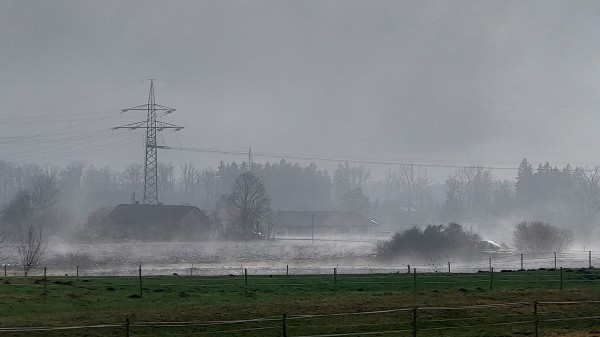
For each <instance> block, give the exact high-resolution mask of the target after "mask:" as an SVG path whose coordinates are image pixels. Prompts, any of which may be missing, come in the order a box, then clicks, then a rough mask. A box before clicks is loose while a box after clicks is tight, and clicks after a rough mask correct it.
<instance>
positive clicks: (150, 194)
mask: <svg viewBox="0 0 600 337" xmlns="http://www.w3.org/2000/svg"><path fill="white" fill-rule="evenodd" d="M127 111H147V112H148V116H147V117H146V120H145V121H142V122H135V123H131V124H126V125H123V126H117V127H114V128H113V130H117V129H129V130H137V129H146V146H145V149H146V161H145V163H144V204H146V205H158V156H157V150H158V149H160V148H166V147H165V146H159V145H158V144H157V142H156V134H157V133H159V132H161V131H163V130H169V129H171V130H173V131H179V130H181V129H183V126H178V125H174V124H169V123H165V122H161V121H159V120H158V117H162V116H165V115H168V114H170V113H172V112H173V111H175V109H173V108H169V107H166V106H163V105H159V104H156V101H155V98H154V80H153V79H150V93H149V94H148V104H143V105H138V106H135V107H132V108H128V109H123V110H121V112H127ZM157 111H160V112H162V115H161V116H158V117H157V116H156V112H157Z"/></svg>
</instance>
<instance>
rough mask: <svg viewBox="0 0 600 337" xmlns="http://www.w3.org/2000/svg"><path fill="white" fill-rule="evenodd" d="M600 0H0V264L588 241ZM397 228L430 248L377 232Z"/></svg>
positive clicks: (382, 262)
mask: <svg viewBox="0 0 600 337" xmlns="http://www.w3.org/2000/svg"><path fill="white" fill-rule="evenodd" d="M599 9H600V4H598V3H596V2H592V1H529V2H523V1H488V2H481V1H471V0H437V1H433V0H432V1H401V2H398V1H384V0H375V1H368V2H366V1H347V0H344V1H341V0H339V1H338V0H330V1H325V2H323V1H302V2H294V1H252V2H234V1H216V0H215V1H201V2H197V1H191V0H190V1H178V2H174V3H171V2H166V1H154V0H153V1H141V0H135V1H127V2H118V1H113V2H106V3H102V4H98V3H95V2H92V1H81V2H77V3H73V2H69V1H53V2H52V4H50V3H43V2H35V1H28V2H23V1H18V0H8V1H2V2H1V3H0V45H2V46H4V47H3V61H2V64H1V65H0V98H1V100H0V101H1V102H2V106H1V108H0V109H1V111H0V212H1V213H0V222H1V230H0V241H1V243H2V246H1V248H2V249H0V257H1V258H2V260H1V261H0V262H2V263H3V264H9V265H12V266H23V265H24V264H26V263H25V262H24V261H25V260H26V259H25V260H24V253H23V251H24V249H25V248H26V247H28V248H36V247H37V249H38V252H39V256H37V257H39V258H40V260H35V261H34V262H35V263H33V262H32V264H33V265H34V266H41V265H43V264H47V265H53V266H61V267H66V266H71V265H73V264H75V265H79V264H81V265H86V266H87V267H88V268H89V269H94V268H97V269H104V270H105V271H107V270H119V268H125V267H126V268H132V267H133V268H135V266H136V265H139V264H143V265H147V266H152V267H151V268H155V269H156V270H160V271H161V272H167V273H169V272H175V270H178V271H177V273H179V272H180V271H179V270H180V269H182V268H187V267H184V265H188V264H190V265H191V264H192V263H193V264H200V265H203V267H201V266H198V268H207V269H206V270H205V273H206V274H211V273H216V274H220V273H225V274H226V273H228V272H229V271H231V272H232V273H233V271H236V272H237V271H238V270H240V269H239V268H242V266H243V265H248V264H250V265H251V264H253V263H254V264H255V266H257V267H258V266H260V268H263V270H265V272H266V273H269V272H270V269H269V268H271V267H272V268H276V269H277V270H281V268H283V267H285V266H287V265H290V264H296V265H299V266H301V267H302V268H305V269H307V270H309V269H310V268H313V267H323V268H324V269H327V270H328V269H330V267H332V266H339V265H340V264H344V265H347V266H354V267H355V268H357V269H356V270H359V269H360V270H365V271H366V270H370V271H372V270H373V269H372V268H373V266H378V267H381V268H389V269H384V270H385V271H389V272H392V271H399V270H403V269H404V268H406V267H407V265H408V264H411V263H412V264H413V265H415V264H421V265H423V266H425V267H426V268H430V269H436V270H437V269H439V266H436V265H439V264H444V263H446V262H449V261H450V260H452V261H460V262H461V263H463V264H464V262H465V261H466V267H465V268H466V270H470V269H472V268H471V266H470V265H471V262H472V260H471V257H477V261H478V262H477V263H479V264H481V265H482V266H483V265H485V261H486V259H487V258H488V255H489V256H494V258H497V257H498V254H502V253H504V254H519V253H521V252H524V251H526V252H528V253H534V252H535V253H552V252H554V251H563V252H564V254H567V253H568V252H584V251H590V250H600V244H599V238H600V229H599V226H598V224H599V223H600V217H599V212H600V166H599V161H598V160H597V154H598V153H600V145H599V144H600V134H599V133H598V132H597V130H598V126H599V125H600V119H599V117H598V113H597V111H598V110H599V109H600V98H599V97H600V96H599V95H597V93H598V91H599V90H600V80H599V79H600V67H599V66H598V62H597V61H596V60H597V55H598V54H599V52H600V46H599V45H598V43H597V41H598V37H599V35H600V23H599V21H598V20H597V16H596V15H594V13H597V12H598V10H599ZM171 107H172V108H171ZM151 111H152V113H155V115H151ZM151 116H152V117H151ZM154 117H156V120H157V121H156V120H154V119H153V118H154ZM152 123H154V124H152ZM149 130H153V132H154V133H152V131H149ZM145 206H148V207H145ZM519 224H521V225H519ZM518 226H521V227H520V229H521V230H522V231H521V232H519V231H518V229H519V227H518ZM535 226H538V227H535ZM534 229H535V230H537V229H543V230H544V231H545V232H544V233H545V234H547V233H550V234H552V235H549V236H551V237H552V238H551V239H549V241H553V242H550V243H548V242H543V243H537V242H534V241H535V240H534V239H533V238H534V237H541V236H543V235H540V234H539V233H537V232H536V233H537V234H534V235H532V236H527V235H526V234H528V233H529V232H527V230H531V231H534ZM396 234H398V236H394V235H396ZM402 235H405V236H402ZM410 235H413V237H414V238H419V239H418V240H421V241H418V242H416V241H415V243H416V244H419V243H420V246H421V247H425V244H424V242H429V243H428V245H430V246H428V250H427V252H424V251H421V250H419V249H420V248H418V247H415V248H414V249H412V250H406V249H405V248H402V247H406V245H396V246H394V245H393V240H399V241H398V242H405V241H402V240H407V241H406V242H410ZM415 240H416V239H415ZM452 240H454V241H452ZM461 240H462V241H461ZM489 241H493V242H492V243H490V242H489ZM386 242H389V245H388V246H385V243H386ZM456 242H459V243H460V244H459V245H460V247H455V244H454V243H456ZM486 245H487V246H486ZM490 245H491V246H490ZM490 247H492V248H493V249H492V250H493V251H490V250H491V248H490ZM540 247H542V248H540ZM383 248H385V249H387V250H385V249H383ZM396 250H397V251H396ZM536 250H543V251H539V252H538V251H536ZM384 251H385V252H386V253H387V254H390V255H391V257H390V256H388V259H383V258H382V256H383V255H385V254H383V252H384ZM20 252H21V253H20ZM483 252H485V254H484V253H483ZM467 253H468V254H467ZM461 254H462V255H461ZM486 254H487V255H486ZM584 255H585V254H584ZM565 256H566V255H565ZM544 258H545V257H544ZM544 258H542V260H543V259H544ZM565 258H566V257H565ZM577 259H579V257H577ZM581 259H582V260H581V261H583V262H581V263H583V264H585V261H586V260H585V256H583V257H581ZM541 263H542V264H543V263H545V262H541ZM578 263H580V262H578ZM238 265H240V267H239V268H238ZM161 266H162V267H161ZM365 266H366V267H365ZM211 268H215V269H211ZM230 268H231V270H230ZM361 268H362V269H361ZM473 268H475V267H473ZM477 268H483V267H480V266H479V265H478V266H477ZM210 270H213V271H210ZM25 272H26V271H25ZM198 272H200V270H199V271H198ZM117 273H123V274H127V273H128V272H126V271H123V272H121V271H118V272H117Z"/></svg>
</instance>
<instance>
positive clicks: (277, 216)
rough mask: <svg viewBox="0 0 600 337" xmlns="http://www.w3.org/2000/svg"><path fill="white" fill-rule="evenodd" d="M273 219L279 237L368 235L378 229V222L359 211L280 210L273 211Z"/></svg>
mask: <svg viewBox="0 0 600 337" xmlns="http://www.w3.org/2000/svg"><path fill="white" fill-rule="evenodd" d="M313 216H314V226H313ZM272 221H273V223H275V224H276V226H277V237H302V238H312V235H313V233H314V236H315V238H318V237H327V236H340V235H341V236H355V237H357V236H358V237H368V236H369V233H370V232H371V231H373V230H376V229H377V225H376V222H374V221H372V220H370V219H368V218H366V217H365V216H363V215H362V214H360V213H358V212H339V211H314V212H313V211H278V212H273V215H272ZM313 228H314V230H313Z"/></svg>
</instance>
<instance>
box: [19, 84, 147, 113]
mask: <svg viewBox="0 0 600 337" xmlns="http://www.w3.org/2000/svg"><path fill="white" fill-rule="evenodd" d="M146 81H147V80H143V81H137V82H135V83H130V84H127V85H124V86H120V87H117V88H112V89H107V90H104V91H99V92H95V93H92V94H88V95H83V96H78V97H74V98H69V99H64V100H60V101H55V102H50V103H46V104H42V105H37V106H32V107H27V108H21V109H17V110H13V111H11V112H10V113H15V112H23V111H27V110H33V109H41V108H47V107H49V106H53V105H60V104H64V103H69V102H74V101H78V100H82V99H86V98H90V97H94V96H99V95H103V94H106V93H109V92H113V91H117V90H121V89H124V88H128V87H132V86H134V85H139V84H143V83H145V82H146Z"/></svg>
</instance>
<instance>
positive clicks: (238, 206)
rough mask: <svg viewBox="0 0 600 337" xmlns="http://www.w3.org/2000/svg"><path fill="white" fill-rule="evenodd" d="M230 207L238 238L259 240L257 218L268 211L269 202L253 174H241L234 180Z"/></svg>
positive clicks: (262, 186)
mask: <svg viewBox="0 0 600 337" xmlns="http://www.w3.org/2000/svg"><path fill="white" fill-rule="evenodd" d="M230 205H231V207H232V208H233V209H234V210H235V211H236V213H237V214H236V215H237V226H238V229H239V231H240V233H239V234H240V237H241V238H242V239H244V240H248V239H252V238H259V237H260V233H259V225H258V218H259V217H260V216H261V215H264V214H265V213H267V212H268V211H269V210H270V207H271V200H270V199H269V197H268V196H267V193H266V191H265V186H264V185H263V183H262V182H261V181H260V179H258V178H257V177H256V176H255V175H254V173H252V172H245V173H242V174H240V176H239V177H238V178H237V179H236V180H235V183H234V184H233V189H232V190H231V196H230Z"/></svg>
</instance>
